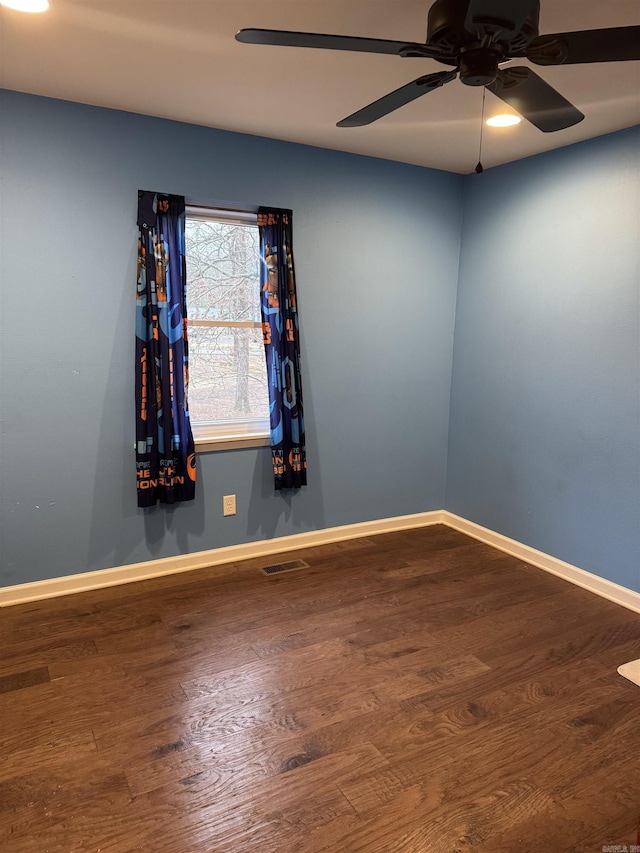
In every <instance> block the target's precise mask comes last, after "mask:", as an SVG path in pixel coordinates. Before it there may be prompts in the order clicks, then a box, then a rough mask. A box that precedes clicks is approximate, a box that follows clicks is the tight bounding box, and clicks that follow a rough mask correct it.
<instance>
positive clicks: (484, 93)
mask: <svg viewBox="0 0 640 853" xmlns="http://www.w3.org/2000/svg"><path fill="white" fill-rule="evenodd" d="M486 97H487V87H486V86H483V87H482V117H481V118H480V147H479V149H478V165H477V166H476V172H477V174H478V175H480V174H482V172H484V167H483V165H482V131H483V129H484V101H485V98H486Z"/></svg>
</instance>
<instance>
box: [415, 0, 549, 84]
mask: <svg viewBox="0 0 640 853" xmlns="http://www.w3.org/2000/svg"><path fill="white" fill-rule="evenodd" d="M468 8H469V0H436V2H435V3H434V4H433V6H431V8H430V9H429V18H428V23H427V44H429V45H437V46H438V47H440V48H441V50H442V51H443V56H441V57H439V60H440V62H444V63H446V64H447V65H454V66H457V67H459V69H460V79H461V81H462V82H463V83H465V84H466V85H467V86H488V85H490V84H491V83H493V81H494V80H495V79H496V77H497V74H498V64H499V63H500V62H502V61H503V60H504V59H506V58H507V57H510V56H517V55H519V54H520V55H522V54H524V51H525V49H526V47H527V45H528V44H529V42H531V41H532V40H533V39H534V38H536V36H537V35H538V20H539V17H540V4H539V3H535V4H534V5H533V8H532V10H531V12H530V14H529V17H528V18H527V20H526V21H525V22H524V24H523V25H522V26H521V27H519V28H518V27H517V26H516V24H514V23H513V21H509V20H507V19H506V18H501V19H497V18H496V19H492V18H485V19H481V20H480V21H479V22H478V31H476V32H470V31H469V30H467V29H466V18H467V10H468Z"/></svg>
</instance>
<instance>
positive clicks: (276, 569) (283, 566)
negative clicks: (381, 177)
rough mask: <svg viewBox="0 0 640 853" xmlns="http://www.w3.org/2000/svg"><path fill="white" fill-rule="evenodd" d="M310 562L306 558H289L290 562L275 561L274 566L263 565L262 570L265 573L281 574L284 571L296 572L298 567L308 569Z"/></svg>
mask: <svg viewBox="0 0 640 853" xmlns="http://www.w3.org/2000/svg"><path fill="white" fill-rule="evenodd" d="M308 568H309V563H305V561H304V560H289V562H288V563H274V564H273V565H272V566H263V567H262V569H261V572H262V573H263V574H265V575H280V574H282V573H283V572H296V571H298V569H308Z"/></svg>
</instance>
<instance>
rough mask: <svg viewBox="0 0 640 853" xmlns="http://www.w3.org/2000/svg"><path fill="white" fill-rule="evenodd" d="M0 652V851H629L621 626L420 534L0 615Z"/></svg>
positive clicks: (631, 761)
mask: <svg viewBox="0 0 640 853" xmlns="http://www.w3.org/2000/svg"><path fill="white" fill-rule="evenodd" d="M298 557H300V558H302V559H304V560H306V561H307V562H308V563H309V564H310V565H309V568H307V569H303V570H301V571H297V572H293V573H291V574H285V575H280V576H272V577H265V576H264V575H263V574H262V572H260V571H259V569H260V567H261V566H263V565H265V564H266V563H275V562H279V561H280V560H281V559H282V560H289V559H293V558H298ZM0 636H1V637H2V638H3V642H2V656H1V659H0V742H1V750H0V756H1V758H0V850H2V851H3V853H98V851H99V853H134V851H135V853H196V851H197V853H201V851H204V853H246V851H260V853H452V851H467V850H473V851H485V852H486V853H498V851H502V852H503V853H516V851H519V852H520V853H527V851H530V852H531V853H534V851H535V853H542V851H551V853H554V851H558V853H571V851H575V852H576V853H587V851H602V849H603V847H604V846H605V845H620V848H619V849H621V850H622V849H624V848H623V845H627V847H629V848H631V845H632V844H636V843H638V824H639V821H640V732H639V727H640V688H638V687H637V686H635V685H633V684H631V683H630V682H629V681H627V680H626V679H624V678H622V677H621V676H619V675H618V674H617V673H616V667H617V666H618V665H619V664H621V663H624V662H625V661H627V660H632V659H634V658H638V657H640V616H637V615H635V614H633V613H632V612H630V611H628V610H625V609H623V608H621V607H618V606H617V605H615V604H611V603H609V602H607V601H604V600H602V599H599V598H597V597H595V596H593V595H592V594H591V593H588V592H586V591H584V590H581V589H578V588H577V587H574V586H571V585H570V584H568V583H566V582H564V581H562V580H560V579H558V578H555V577H553V576H551V575H548V574H546V573H544V572H542V571H540V570H538V569H534V568H532V567H530V566H527V565H525V564H524V563H521V562H520V561H518V560H516V559H514V558H512V557H509V556H508V555H506V554H503V553H501V552H499V551H496V550H493V549H491V548H489V547H488V546H485V545H482V544H480V543H478V542H475V541H473V540H471V539H469V538H467V537H465V536H463V535H461V534H459V533H456V532H454V531H452V530H450V529H448V528H446V527H442V526H434V527H429V528H423V529H420V530H413V531H407V532H403V533H393V534H386V535H381V536H375V537H369V538H364V539H358V540H351V541H348V542H343V543H337V544H334V545H326V546H322V547H317V548H309V549H304V550H301V551H299V552H296V553H295V554H294V555H292V554H286V555H282V557H281V558H278V557H271V558H267V559H266V560H265V559H263V560H252V561H247V562H242V563H238V564H232V565H228V566H225V567H216V568H215V569H214V568H212V569H209V570H201V571H198V572H194V573H190V574H183V575H175V576H173V577H169V578H160V579H157V580H154V581H145V582H142V583H138V584H130V585H127V586H121V587H116V588H111V589H106V590H100V591H97V592H91V593H83V594H79V595H75V596H68V597H65V598H57V599H52V600H49V601H44V602H38V603H34V604H29V605H22V606H18V607H13V608H6V609H4V610H2V611H0ZM612 849H614V848H612Z"/></svg>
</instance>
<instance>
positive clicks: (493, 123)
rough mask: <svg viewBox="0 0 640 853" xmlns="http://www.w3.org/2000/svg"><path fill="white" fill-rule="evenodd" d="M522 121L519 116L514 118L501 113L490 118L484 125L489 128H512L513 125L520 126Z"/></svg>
mask: <svg viewBox="0 0 640 853" xmlns="http://www.w3.org/2000/svg"><path fill="white" fill-rule="evenodd" d="M521 121H522V119H521V118H520V116H515V115H513V113H503V114H502V115H498V116H491V118H488V119H487V121H486V123H487V124H488V125H489V127H512V125H514V124H520V122H521Z"/></svg>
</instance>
